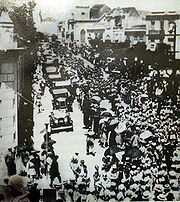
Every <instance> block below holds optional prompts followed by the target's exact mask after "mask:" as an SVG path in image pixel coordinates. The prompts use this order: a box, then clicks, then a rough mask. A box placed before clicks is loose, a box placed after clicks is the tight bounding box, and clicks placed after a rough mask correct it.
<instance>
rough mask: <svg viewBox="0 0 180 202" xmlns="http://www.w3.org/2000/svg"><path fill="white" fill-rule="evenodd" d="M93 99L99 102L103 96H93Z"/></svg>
mask: <svg viewBox="0 0 180 202" xmlns="http://www.w3.org/2000/svg"><path fill="white" fill-rule="evenodd" d="M91 101H94V102H97V103H99V102H100V101H101V98H100V97H99V96H93V97H92V98H91Z"/></svg>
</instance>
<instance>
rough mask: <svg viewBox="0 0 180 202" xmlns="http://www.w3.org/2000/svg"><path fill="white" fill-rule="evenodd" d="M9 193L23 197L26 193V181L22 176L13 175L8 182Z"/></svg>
mask: <svg viewBox="0 0 180 202" xmlns="http://www.w3.org/2000/svg"><path fill="white" fill-rule="evenodd" d="M8 187H9V192H10V193H11V195H12V196H14V197H16V196H19V195H22V193H23V191H24V181H23V179H22V177H21V176H19V175H13V176H11V177H10V178H9V181H8Z"/></svg>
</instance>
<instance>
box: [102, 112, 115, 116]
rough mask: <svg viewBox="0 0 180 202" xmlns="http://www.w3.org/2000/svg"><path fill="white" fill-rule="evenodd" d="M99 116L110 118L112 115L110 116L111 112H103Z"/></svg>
mask: <svg viewBox="0 0 180 202" xmlns="http://www.w3.org/2000/svg"><path fill="white" fill-rule="evenodd" d="M101 116H104V117H112V114H111V112H108V111H106V112H103V113H102V115H101Z"/></svg>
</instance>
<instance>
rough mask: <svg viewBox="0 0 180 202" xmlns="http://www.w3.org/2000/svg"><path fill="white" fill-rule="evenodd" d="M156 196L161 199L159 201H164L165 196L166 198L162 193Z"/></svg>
mask: <svg viewBox="0 0 180 202" xmlns="http://www.w3.org/2000/svg"><path fill="white" fill-rule="evenodd" d="M157 198H158V199H159V200H161V201H166V200H167V198H166V196H165V195H164V194H159V196H157Z"/></svg>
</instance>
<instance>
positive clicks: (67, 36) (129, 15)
mask: <svg viewBox="0 0 180 202" xmlns="http://www.w3.org/2000/svg"><path fill="white" fill-rule="evenodd" d="M142 13H143V12H140V11H137V10H136V9H135V8H134V7H129V8H115V9H113V10H111V9H110V8H109V7H107V6H106V5H105V4H96V5H94V6H93V7H91V8H90V7H89V6H76V8H75V10H73V11H71V12H70V16H69V17H68V18H67V19H66V20H64V21H62V22H60V23H59V31H60V32H61V37H60V38H61V40H62V41H63V42H65V43H72V42H73V43H76V44H77V45H82V44H88V43H89V40H90V39H94V38H98V39H100V40H102V41H103V42H105V41H111V42H112V43H121V42H125V41H126V40H130V45H134V44H136V43H137V42H138V41H144V42H145V38H146V21H145V15H142Z"/></svg>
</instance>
